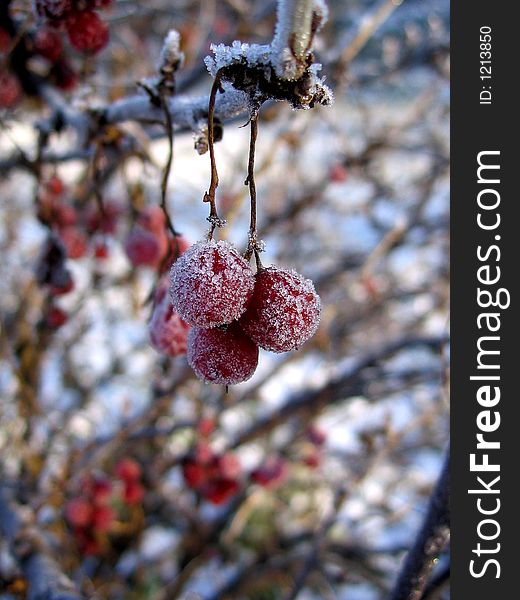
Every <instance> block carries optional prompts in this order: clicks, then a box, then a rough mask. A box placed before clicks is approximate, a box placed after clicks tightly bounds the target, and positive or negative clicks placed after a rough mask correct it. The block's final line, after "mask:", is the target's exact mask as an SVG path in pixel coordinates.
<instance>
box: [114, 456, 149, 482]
mask: <svg viewBox="0 0 520 600" xmlns="http://www.w3.org/2000/svg"><path fill="white" fill-rule="evenodd" d="M142 473H143V470H142V469H141V465H140V464H139V463H138V462H136V461H135V460H132V459H131V458H123V459H122V460H120V461H119V462H118V463H117V465H116V475H117V477H119V479H122V480H123V481H139V479H141V475H142Z"/></svg>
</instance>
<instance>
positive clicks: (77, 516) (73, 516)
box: [65, 498, 92, 527]
mask: <svg viewBox="0 0 520 600" xmlns="http://www.w3.org/2000/svg"><path fill="white" fill-rule="evenodd" d="M65 518H66V519H67V521H68V522H69V524H70V525H72V526H73V527H86V526H87V525H89V524H90V522H91V520H92V506H91V505H90V503H89V502H87V501H86V500H84V499H83V498H73V499H72V500H69V501H68V502H67V504H66V505H65Z"/></svg>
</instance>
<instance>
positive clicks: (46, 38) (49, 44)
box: [34, 27, 63, 63]
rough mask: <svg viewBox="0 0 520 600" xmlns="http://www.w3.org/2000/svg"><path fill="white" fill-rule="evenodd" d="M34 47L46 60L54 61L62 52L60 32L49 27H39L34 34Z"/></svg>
mask: <svg viewBox="0 0 520 600" xmlns="http://www.w3.org/2000/svg"><path fill="white" fill-rule="evenodd" d="M34 49H35V50H36V52H37V53H38V54H40V55H41V56H43V57H44V58H46V59H47V60H50V61H51V62H53V63H54V62H56V61H57V60H58V58H59V57H60V56H61V53H62V52H63V43H62V41H61V36H60V34H59V33H58V32H57V31H56V30H55V29H51V28H50V27H41V28H40V29H38V31H37V32H36V35H35V36H34Z"/></svg>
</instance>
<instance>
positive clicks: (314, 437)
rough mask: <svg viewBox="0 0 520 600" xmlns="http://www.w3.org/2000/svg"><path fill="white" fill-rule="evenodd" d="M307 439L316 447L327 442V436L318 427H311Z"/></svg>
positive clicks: (307, 432)
mask: <svg viewBox="0 0 520 600" xmlns="http://www.w3.org/2000/svg"><path fill="white" fill-rule="evenodd" d="M306 435H307V439H308V440H309V442H310V443H311V444H314V445H315V446H323V444H324V443H325V442H326V440H327V434H326V433H325V432H324V431H323V429H320V428H319V427H317V426H316V425H311V426H310V427H309V428H308V429H307V431H306Z"/></svg>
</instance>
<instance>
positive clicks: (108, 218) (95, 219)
mask: <svg viewBox="0 0 520 600" xmlns="http://www.w3.org/2000/svg"><path fill="white" fill-rule="evenodd" d="M121 212H122V208H121V206H119V204H117V203H116V202H113V201H111V200H108V201H107V202H104V203H103V211H101V210H99V208H98V207H97V205H96V206H94V205H92V204H90V205H89V206H88V207H87V209H86V211H85V213H84V220H85V226H86V228H87V231H88V232H89V233H95V232H97V231H99V232H101V233H115V231H116V226H117V219H118V218H119V216H120V215H121Z"/></svg>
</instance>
